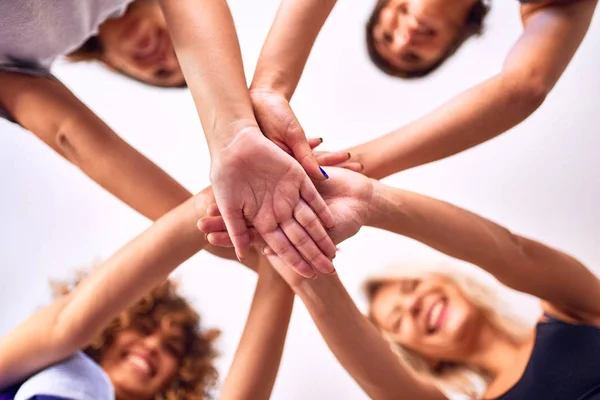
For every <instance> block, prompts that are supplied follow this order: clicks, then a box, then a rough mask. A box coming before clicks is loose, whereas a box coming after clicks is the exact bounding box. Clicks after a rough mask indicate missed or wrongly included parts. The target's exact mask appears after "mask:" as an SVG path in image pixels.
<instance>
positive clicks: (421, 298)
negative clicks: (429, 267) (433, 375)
mask: <svg viewBox="0 0 600 400" xmlns="http://www.w3.org/2000/svg"><path fill="white" fill-rule="evenodd" d="M371 313H372V316H373V319H374V321H375V323H376V324H377V325H378V326H379V327H381V328H382V329H383V330H384V331H386V332H387V333H389V334H390V336H391V338H392V339H393V340H394V341H395V342H396V343H398V344H399V345H401V346H403V347H405V348H408V349H410V350H413V351H415V352H417V353H419V354H421V355H423V356H424V357H426V358H427V359H429V360H430V361H431V362H432V363H437V362H440V361H449V362H450V361H461V360H464V359H465V358H466V357H467V356H468V355H469V352H470V351H471V350H472V348H473V347H474V346H475V344H476V340H477V337H478V332H480V330H481V327H482V324H483V321H484V316H483V314H482V313H481V312H480V311H479V310H478V309H477V308H476V307H475V306H473V305H471V304H470V303H469V302H468V301H467V299H466V298H465V297H464V296H463V295H462V293H461V292H460V290H459V289H458V288H457V287H456V286H455V285H454V284H453V283H451V282H449V281H447V280H446V279H444V278H440V277H433V276H432V277H427V278H424V279H405V280H398V281H393V282H389V283H385V284H384V285H383V286H382V287H381V288H380V289H379V290H378V291H377V292H376V293H375V295H374V297H373V300H372V302H371Z"/></svg>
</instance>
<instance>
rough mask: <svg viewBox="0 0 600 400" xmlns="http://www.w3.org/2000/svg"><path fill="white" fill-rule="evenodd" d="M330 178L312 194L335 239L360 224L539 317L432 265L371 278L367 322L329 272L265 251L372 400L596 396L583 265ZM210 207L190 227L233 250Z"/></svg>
mask: <svg viewBox="0 0 600 400" xmlns="http://www.w3.org/2000/svg"><path fill="white" fill-rule="evenodd" d="M328 173H329V176H330V179H329V180H328V181H327V182H323V183H320V184H318V190H319V191H320V193H321V195H322V196H323V198H324V199H325V200H326V202H327V205H328V206H329V208H330V209H331V211H332V212H333V214H334V216H335V218H336V221H337V224H336V227H335V228H334V229H333V230H331V231H329V233H330V235H331V238H332V239H333V240H334V241H335V242H336V243H339V242H341V241H343V240H345V239H347V238H349V237H351V236H353V235H354V234H356V233H357V232H358V230H359V229H360V227H361V226H364V225H367V226H372V227H376V228H379V229H384V230H388V231H390V232H395V233H398V234H401V235H403V236H406V237H408V238H411V239H414V240H417V241H419V242H422V243H423V244H425V245H427V246H429V247H432V248H434V249H436V250H438V251H440V252H442V253H445V254H446V255H448V256H451V257H454V258H457V259H460V260H462V261H465V262H467V263H470V264H473V265H475V266H477V267H479V268H481V269H482V270H484V271H487V272H488V273H489V274H491V275H492V276H493V277H494V278H495V279H497V280H498V281H499V282H500V283H502V284H504V285H506V286H507V287H509V288H511V289H514V290H516V291H518V292H523V293H526V294H529V295H532V296H535V297H537V298H539V299H540V300H541V304H542V308H543V311H544V313H543V315H542V316H541V317H540V318H539V320H538V322H537V324H535V323H533V324H527V321H526V320H524V319H522V318H521V317H520V316H519V311H520V310H514V309H513V308H511V306H510V305H507V304H506V303H505V302H504V299H503V296H502V291H499V290H496V289H494V285H493V284H488V285H485V281H481V282H483V283H478V281H477V280H473V279H470V278H468V277H466V276H462V275H461V274H457V273H456V271H455V270H449V269H448V268H447V267H445V266H440V267H439V268H437V269H435V270H434V271H435V272H434V273H430V272H431V270H424V271H420V273H419V274H415V275H413V276H410V274H409V276H408V277H407V276H403V275H402V274H401V273H400V274H399V275H396V276H394V275H389V274H385V275H381V276H379V277H373V279H371V280H370V281H369V282H368V283H367V285H366V287H367V288H368V290H367V293H368V298H369V303H370V304H369V308H370V311H369V315H370V316H369V318H366V317H365V316H363V315H362V314H361V313H360V311H359V310H358V308H357V307H356V306H355V304H354V302H353V301H352V299H351V298H350V296H349V295H348V293H347V292H346V290H345V288H344V287H343V285H342V284H341V282H340V280H339V278H338V277H337V276H336V275H326V274H322V275H319V276H318V278H317V279H305V278H302V277H300V276H299V275H297V274H294V273H293V272H292V271H291V270H290V269H289V268H287V267H286V266H285V265H284V264H283V263H282V261H281V260H279V259H278V258H277V257H275V256H272V255H271V256H269V260H270V262H271V264H272V265H273V266H274V267H275V268H276V269H277V270H278V272H279V273H280V274H281V275H282V276H283V278H284V279H285V280H286V281H287V282H288V284H290V286H291V287H292V288H293V290H294V292H295V293H296V294H297V295H298V296H299V297H300V298H301V299H302V300H303V302H304V304H305V305H306V307H307V308H308V310H309V312H310V314H311V316H312V318H313V320H314V322H315V323H316V325H317V327H318V328H319V330H320V332H321V334H322V336H323V338H324V339H325V341H326V342H327V344H328V345H329V347H330V349H331V350H332V351H333V353H334V354H335V355H336V357H337V359H338V360H339V362H340V363H341V364H342V365H343V366H344V367H345V368H346V370H347V371H348V372H349V373H350V374H351V375H352V376H353V377H354V379H355V380H356V381H357V383H358V384H359V385H360V386H361V387H362V388H363V389H364V390H365V392H366V393H367V394H368V395H369V396H370V397H371V398H373V399H396V400H397V399H407V400H413V399H420V400H441V399H444V398H452V399H454V398H457V399H459V398H462V399H481V398H483V399H502V400H509V399H544V400H548V399H556V400H563V399H578V400H590V399H598V398H600V280H599V279H598V278H597V277H596V276H595V275H594V274H593V273H592V272H590V270H588V269H587V268H586V267H585V266H584V265H583V264H581V263H580V262H579V261H577V260H576V259H574V258H573V257H571V256H569V255H567V254H565V253H563V252H560V251H558V250H555V249H553V248H551V247H549V246H546V245H544V244H542V243H539V242H536V241H534V240H531V239H528V238H525V237H523V236H519V235H517V234H514V233H512V232H510V231H509V230H507V229H505V228H503V227H501V226H499V225H497V224H495V223H493V222H491V221H489V220H487V219H484V218H482V217H480V216H478V215H475V214H473V213H471V212H468V211H466V210H463V209H460V208H458V207H455V206H453V205H450V204H448V203H445V202H443V201H440V200H435V199H432V198H429V197H427V196H423V195H419V194H416V193H412V192H408V191H405V190H401V189H395V188H391V187H389V186H386V185H384V184H382V183H380V182H378V181H375V180H372V179H369V178H366V177H364V176H362V175H360V174H356V173H353V172H350V171H344V170H341V169H338V168H330V169H328ZM207 212H208V214H209V216H207V217H204V218H203V219H201V220H200V222H199V227H200V228H201V229H202V230H203V231H205V232H209V235H208V239H209V241H210V242H211V243H213V244H217V245H220V246H227V245H230V240H229V239H228V236H227V232H226V231H225V229H224V227H225V226H224V224H223V222H222V218H221V217H219V216H218V210H216V209H214V208H212V207H211V208H210V209H209V210H208V211H207ZM256 237H258V236H257V235H255V238H256ZM256 243H257V244H256V245H257V246H259V247H263V246H264V242H260V241H258V240H257V241H256ZM263 251H264V252H267V253H268V254H273V253H272V252H271V250H270V249H269V248H268V247H265V248H264V249H263ZM419 267H420V265H415V266H414V268H413V271H414V270H415V269H417V270H418V268H419ZM395 273H397V271H396V272H395ZM496 284H497V283H496ZM513 307H514V306H513ZM390 344H391V346H390ZM399 355H402V357H399Z"/></svg>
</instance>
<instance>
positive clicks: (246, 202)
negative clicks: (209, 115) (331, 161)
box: [211, 127, 335, 276]
mask: <svg viewBox="0 0 600 400" xmlns="http://www.w3.org/2000/svg"><path fill="white" fill-rule="evenodd" d="M309 148H310V147H309ZM311 152H312V150H311ZM211 180H212V182H213V191H214V195H215V200H216V203H217V205H218V207H219V209H220V211H221V213H222V215H223V220H224V224H225V226H226V227H227V231H228V232H229V233H230V235H231V239H232V243H233V245H234V247H235V249H236V253H237V255H238V258H240V259H243V258H244V256H245V255H246V254H247V253H248V251H249V249H250V235H249V233H248V228H247V224H250V225H252V226H253V227H254V228H256V230H257V231H258V233H259V234H260V235H261V236H262V238H263V239H264V240H265V242H266V243H267V244H268V246H269V247H270V248H272V249H273V250H274V251H275V253H276V254H277V255H278V256H279V257H281V258H282V259H283V260H285V262H286V263H287V264H289V265H291V266H292V268H294V270H296V272H298V273H300V274H301V275H303V276H313V275H314V274H315V271H314V269H313V267H314V268H315V269H316V270H319V271H321V272H325V273H328V272H331V271H333V264H332V263H331V260H330V259H331V258H333V257H334V256H335V245H334V244H333V242H332V241H331V239H330V238H329V236H328V235H327V232H326V231H325V228H324V227H323V226H325V227H327V228H332V227H333V226H334V218H333V215H332V214H331V211H329V209H328V208H327V205H326V204H325V202H324V201H323V199H322V198H321V196H320V195H319V193H318V192H317V190H316V188H315V186H314V184H313V183H312V181H311V180H310V178H309V177H308V176H307V175H306V173H305V172H304V171H303V170H302V167H301V166H300V165H299V164H298V163H297V162H296V161H295V160H294V159H293V158H292V157H290V156H288V155H287V154H286V153H285V152H283V151H281V149H279V148H278V147H277V146H276V145H275V144H273V143H272V142H271V141H269V140H268V139H267V138H265V137H264V136H263V134H262V132H261V131H260V130H259V129H257V128H256V127H247V128H244V129H242V130H241V131H239V132H238V133H237V134H236V135H235V136H234V139H233V140H232V141H231V142H230V143H229V144H228V145H227V146H225V147H224V148H222V149H221V150H220V151H219V152H218V153H215V155H214V156H213V162H212V165H211ZM301 199H302V200H304V201H300V200H301ZM305 260H307V261H308V262H307V261H305ZM309 263H310V264H309Z"/></svg>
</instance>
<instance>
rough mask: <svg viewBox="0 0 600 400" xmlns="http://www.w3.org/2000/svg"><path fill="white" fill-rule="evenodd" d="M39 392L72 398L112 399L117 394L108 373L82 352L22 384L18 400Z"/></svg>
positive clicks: (84, 399)
mask: <svg viewBox="0 0 600 400" xmlns="http://www.w3.org/2000/svg"><path fill="white" fill-rule="evenodd" d="M36 395H50V396H58V397H62V398H68V399H72V400H113V399H114V397H115V396H114V390H113V387H112V384H111V383H110V380H109V378H108V376H107V375H106V373H104V371H103V370H102V368H100V366H99V365H97V364H96V363H95V362H94V361H92V360H91V359H90V358H89V357H88V356H86V355H85V354H83V353H81V352H79V353H77V354H75V355H74V356H73V357H71V358H69V359H67V360H65V361H63V362H61V363H58V364H55V365H53V366H51V367H48V368H46V369H44V370H42V371H40V372H38V373H37V374H35V375H33V376H32V377H31V378H29V379H28V380H27V381H26V382H25V383H24V384H23V385H22V386H21V388H20V389H19V391H18V392H17V394H16V396H15V400H26V399H29V398H31V397H33V396H36Z"/></svg>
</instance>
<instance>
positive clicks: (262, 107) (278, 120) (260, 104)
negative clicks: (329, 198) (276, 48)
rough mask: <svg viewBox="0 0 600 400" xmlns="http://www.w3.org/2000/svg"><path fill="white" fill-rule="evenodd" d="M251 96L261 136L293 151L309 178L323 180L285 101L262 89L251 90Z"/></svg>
mask: <svg viewBox="0 0 600 400" xmlns="http://www.w3.org/2000/svg"><path fill="white" fill-rule="evenodd" d="M250 97H251V99H252V106H253V108H254V115H255V118H256V121H257V122H258V125H259V126H260V129H261V131H262V132H263V133H264V135H265V136H266V137H268V138H269V139H270V140H271V141H272V142H273V143H275V144H276V145H277V146H279V147H280V148H282V149H283V150H284V151H286V152H287V153H289V154H292V155H293V157H294V158H295V159H296V160H297V161H298V162H299V163H300V165H302V168H304V170H305V171H306V173H307V174H308V176H310V177H311V178H312V179H314V180H315V181H322V180H324V179H325V178H327V176H326V175H325V174H324V173H323V172H322V170H321V169H320V168H319V163H318V161H317V159H316V157H315V155H314V154H313V152H312V151H311V148H310V146H309V144H308V142H307V140H306V135H305V134H304V130H303V129H302V126H300V123H299V122H298V119H297V118H296V116H295V115H294V112H293V111H292V108H291V107H290V103H289V102H288V100H287V99H286V98H285V97H283V96H282V95H280V94H278V93H275V92H270V91H267V90H264V89H261V90H258V89H255V90H251V91H250Z"/></svg>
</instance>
